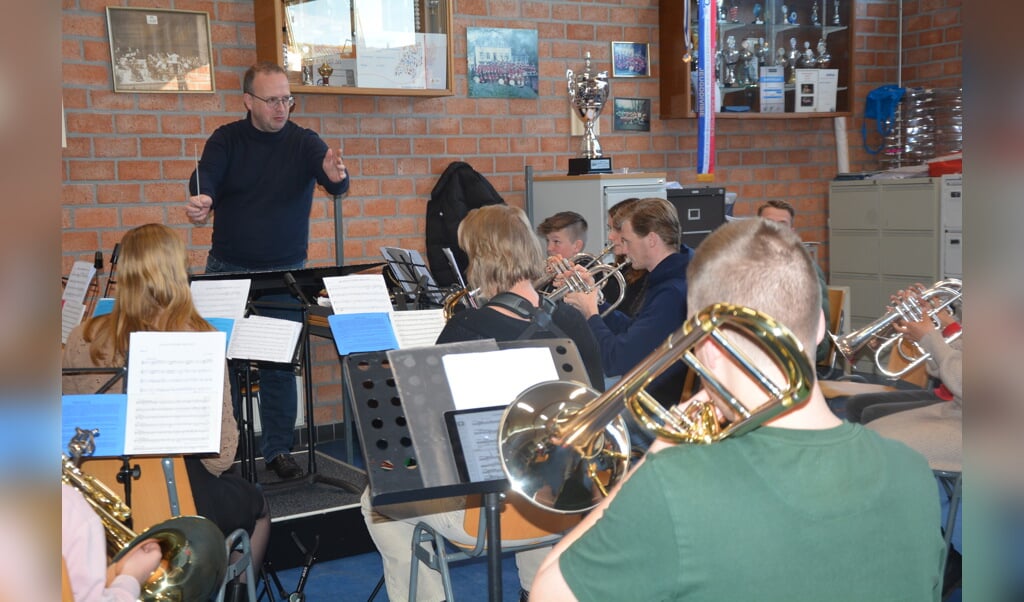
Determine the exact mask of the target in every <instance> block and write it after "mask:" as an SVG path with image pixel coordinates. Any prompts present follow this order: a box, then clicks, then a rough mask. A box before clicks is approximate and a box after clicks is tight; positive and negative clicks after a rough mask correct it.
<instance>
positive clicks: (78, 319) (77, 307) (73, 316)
mask: <svg viewBox="0 0 1024 602" xmlns="http://www.w3.org/2000/svg"><path fill="white" fill-rule="evenodd" d="M84 315H85V305H83V304H82V303H80V302H77V301H65V302H64V305H62V306H61V308H60V342H61V343H67V342H68V335H69V334H71V331H72V330H74V328H75V326H78V325H79V324H81V323H82V316H84Z"/></svg>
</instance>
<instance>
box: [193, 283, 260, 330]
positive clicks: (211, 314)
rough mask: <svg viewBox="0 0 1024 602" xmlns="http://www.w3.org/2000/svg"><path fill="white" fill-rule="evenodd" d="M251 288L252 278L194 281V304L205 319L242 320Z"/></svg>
mask: <svg viewBox="0 0 1024 602" xmlns="http://www.w3.org/2000/svg"><path fill="white" fill-rule="evenodd" d="M251 286H252V279H251V278H238V279H232V280H193V281H192V303H193V304H194V305H195V306H196V310H197V311H198V312H199V315H200V316H203V317H204V318H231V319H232V320H241V319H242V318H244V317H245V304H246V302H247V301H248V300H249V288H250V287H251Z"/></svg>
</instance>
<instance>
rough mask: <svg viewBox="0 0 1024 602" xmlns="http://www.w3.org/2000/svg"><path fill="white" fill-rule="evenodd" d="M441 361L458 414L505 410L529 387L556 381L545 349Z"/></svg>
mask: <svg viewBox="0 0 1024 602" xmlns="http://www.w3.org/2000/svg"><path fill="white" fill-rule="evenodd" d="M441 361H442V363H443V364H444V372H445V375H447V377H448V386H449V387H450V388H451V391H452V400H453V401H454V402H455V409H458V410H468V409H471V408H486V407H489V406H505V405H508V404H510V403H512V401H514V400H515V398H516V396H517V395H519V393H521V392H522V391H523V390H524V389H526V388H527V387H529V386H531V385H535V384H537V383H542V382H546V381H549V380H558V370H557V369H556V368H555V362H554V360H553V359H551V350H550V349H548V348H547V347H524V348H522V349H502V350H500V351H486V352H482V353H459V354H450V355H446V356H444V357H443V358H442V359H441Z"/></svg>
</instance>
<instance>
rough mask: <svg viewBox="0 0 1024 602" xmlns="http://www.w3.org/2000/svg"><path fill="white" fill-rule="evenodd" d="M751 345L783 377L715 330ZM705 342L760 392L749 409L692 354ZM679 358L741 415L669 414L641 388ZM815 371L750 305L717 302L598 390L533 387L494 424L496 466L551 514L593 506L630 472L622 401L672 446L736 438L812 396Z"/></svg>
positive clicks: (785, 333) (697, 404) (693, 403)
mask: <svg viewBox="0 0 1024 602" xmlns="http://www.w3.org/2000/svg"><path fill="white" fill-rule="evenodd" d="M722 327H729V328H730V329H731V330H732V331H736V332H739V333H740V334H741V335H744V337H745V338H746V339H748V340H750V341H752V342H753V343H755V344H757V345H758V346H759V347H760V348H761V349H762V350H763V351H764V352H766V353H767V354H768V355H769V356H770V357H771V359H772V361H773V362H774V364H775V365H776V366H777V367H778V369H779V370H780V371H781V372H782V374H783V377H784V379H785V382H782V383H775V382H773V381H772V380H770V379H769V378H768V377H766V376H765V375H764V373H763V372H761V371H760V370H758V369H757V368H756V367H755V366H754V365H753V362H752V361H751V360H750V359H749V358H748V357H747V356H746V354H744V353H743V352H742V351H741V350H739V349H737V348H736V346H735V345H734V344H733V343H732V342H730V341H729V340H728V339H727V338H726V337H725V336H724V333H723V332H722V331H721V329H722ZM708 337H711V338H712V339H713V340H714V341H715V342H716V343H718V345H719V346H720V347H721V348H722V349H723V350H724V351H725V352H726V353H728V354H729V355H730V356H731V357H732V358H733V360H735V361H736V362H737V364H738V365H739V366H740V367H742V368H743V369H744V370H745V371H746V372H747V373H748V374H749V375H750V376H751V378H753V379H754V380H755V381H756V382H757V383H758V384H759V385H760V387H761V389H762V390H763V391H764V392H765V394H766V396H767V399H766V401H765V402H764V403H762V404H761V405H760V406H758V407H757V408H756V409H754V410H748V409H747V408H746V407H745V406H744V405H743V404H742V403H740V401H739V400H738V399H736V398H735V396H734V395H733V394H732V393H730V392H729V391H728V390H727V389H726V388H725V386H724V385H722V384H721V383H720V382H719V381H718V380H717V379H715V377H714V376H713V375H712V374H711V373H710V372H709V371H708V370H707V369H706V368H705V367H704V365H703V364H702V363H701V362H700V360H698V359H697V357H696V356H695V355H694V354H693V352H692V349H693V348H694V347H695V346H696V345H697V344H698V343H700V342H701V341H703V340H704V339H706V338H708ZM677 360H682V361H684V362H685V363H686V364H688V365H689V366H690V367H691V368H693V369H694V370H695V371H696V372H697V374H699V375H700V376H701V378H702V379H703V382H704V386H705V387H706V388H708V389H710V392H711V394H712V395H713V396H714V397H717V398H718V399H721V400H723V401H724V402H725V403H727V404H728V405H729V406H730V407H731V408H732V410H733V411H734V412H735V413H736V415H737V416H739V419H737V420H736V421H734V422H732V423H731V424H729V425H727V426H725V427H724V428H723V427H722V426H721V425H720V424H719V422H718V418H717V416H716V413H715V411H714V407H713V406H712V403H711V402H709V401H698V400H695V399H694V400H690V401H689V402H687V403H686V404H682V405H679V406H676V407H674V408H672V409H670V410H666V409H665V408H663V407H662V406H661V404H660V403H658V401H657V400H656V399H654V398H653V397H652V396H651V395H650V394H648V393H647V391H646V390H645V387H646V386H647V385H648V384H649V383H650V382H651V381H652V380H654V379H655V378H656V377H657V376H658V375H659V374H661V373H662V372H664V371H665V370H666V369H667V368H668V367H669V366H670V365H671V364H672V363H673V362H675V361H677ZM813 383H814V369H813V367H812V366H811V362H810V359H809V358H808V357H807V354H806V353H805V352H804V348H803V345H802V344H801V343H800V341H799V340H798V339H797V338H796V337H795V336H794V335H793V334H792V333H791V332H790V331H789V329H788V328H786V327H785V326H783V325H782V324H779V323H778V322H776V321H775V320H773V319H772V318H770V317H768V316H766V315H765V314H763V313H760V312H757V311H755V310H753V309H749V308H746V307H740V306H736V305H728V304H714V305H711V306H709V307H707V308H705V309H704V310H702V311H700V312H698V313H697V314H696V315H694V316H693V317H691V318H690V319H689V320H687V321H686V322H684V323H683V325H682V326H681V327H680V328H679V329H678V330H676V332H674V333H672V334H671V335H669V337H668V338H667V339H665V341H664V342H663V343H662V344H661V346H660V347H658V348H657V349H655V350H654V351H653V352H651V354H650V355H648V356H647V357H646V358H644V359H643V360H642V361H641V362H640V363H639V364H638V365H637V366H636V367H635V368H633V369H632V370H631V371H629V373H627V374H626V375H625V376H623V377H622V379H621V380H619V382H618V383H616V384H615V385H614V386H612V387H611V388H610V389H608V391H606V392H605V393H603V394H600V395H599V394H598V393H597V392H595V391H594V390H593V389H591V388H589V387H586V386H584V385H581V384H579V383H575V382H571V381H552V382H545V383H540V384H537V385H534V386H532V387H530V388H528V389H526V390H525V391H523V392H522V393H520V394H519V396H518V397H517V398H516V399H515V401H513V402H512V403H511V404H509V406H508V407H507V408H506V409H505V412H504V414H503V415H502V418H501V422H500V424H499V428H498V451H499V454H500V458H501V465H502V469H503V470H504V471H505V474H506V476H507V477H508V479H509V482H510V484H511V487H512V489H513V490H515V491H516V492H518V493H519V494H521V495H522V496H523V497H525V498H526V499H527V500H529V501H530V502H531V503H533V504H535V505H537V506H539V507H541V508H544V509H546V510H552V511H554V512H561V513H573V512H584V511H586V510H589V509H590V508H593V507H594V506H595V505H597V504H598V503H599V502H600V501H601V500H602V499H603V498H604V497H605V496H606V495H607V494H608V491H609V490H610V489H611V488H612V487H614V486H615V484H616V483H617V482H619V481H620V480H621V479H622V478H623V477H624V476H625V474H626V471H627V470H628V468H629V453H630V447H629V434H628V433H627V431H626V425H625V421H624V420H623V418H622V416H620V415H619V414H620V413H621V411H622V407H623V405H625V406H626V407H628V408H629V410H630V412H631V413H632V414H633V415H634V416H635V417H636V419H637V421H638V422H639V423H640V424H641V425H642V426H643V427H644V428H646V429H647V430H649V431H651V432H653V433H654V434H656V435H657V436H659V437H662V438H665V439H668V440H670V441H673V442H676V443H714V442H716V441H720V440H722V439H724V438H726V437H730V436H736V435H741V434H743V433H746V432H748V431H750V430H753V429H755V428H757V427H758V426H760V425H762V424H764V423H765V422H767V421H769V420H771V419H773V418H775V417H776V416H778V415H780V414H782V413H783V412H786V411H788V410H789V409H791V408H793V407H796V406H799V405H800V404H802V403H804V402H805V401H807V400H808V399H810V395H811V391H812V386H813Z"/></svg>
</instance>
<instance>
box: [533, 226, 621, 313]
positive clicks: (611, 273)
mask: <svg viewBox="0 0 1024 602" xmlns="http://www.w3.org/2000/svg"><path fill="white" fill-rule="evenodd" d="M614 247H615V243H609V244H608V246H606V247H605V248H604V249H602V250H601V252H600V253H599V254H597V255H591V254H590V253H577V254H576V255H573V256H572V257H571V258H569V259H565V258H561V259H560V260H556V261H552V262H551V265H552V267H553V269H552V273H551V274H550V275H548V276H546V277H544V278H542V279H541V280H539V281H537V282H536V283H534V288H536V289H537V290H542V289H544V288H545V287H547V286H548V285H549V284H551V282H552V281H553V280H554V279H555V277H557V276H558V275H559V274H561V273H564V272H572V274H571V275H570V276H569V277H568V278H566V279H565V284H563V285H562V286H561V287H559V288H557V289H555V290H553V291H550V292H545V293H541V294H543V295H544V296H546V297H547V298H548V300H550V301H552V302H556V303H557V302H558V301H561V300H562V298H563V297H565V296H566V295H568V294H569V293H589V292H591V291H593V290H597V291H598V303H603V302H604V293H603V292H602V291H601V289H603V288H604V285H605V284H606V283H607V282H608V279H609V278H615V281H616V283H617V284H618V285H619V296H618V297H616V299H615V301H614V302H612V303H610V304H609V305H608V307H607V308H606V309H605V310H604V311H603V312H601V317H602V318H603V317H604V316H606V315H608V314H609V313H611V312H612V310H614V309H615V308H617V307H618V306H619V305H620V304H621V303H622V300H623V299H625V297H626V277H625V276H623V275H622V272H623V270H625V269H626V268H627V267H629V260H628V259H627V260H625V261H623V262H622V263H620V264H617V265H616V264H610V263H604V262H603V261H601V258H602V257H604V256H606V255H608V254H609V253H611V251H612V249H613V248H614ZM576 265H579V266H582V267H584V268H585V269H586V270H587V272H589V273H590V276H591V277H592V278H593V279H594V284H593V286H591V285H589V284H587V281H586V280H584V279H583V276H582V275H581V274H580V273H579V272H577V271H576V270H575V269H574V266H576Z"/></svg>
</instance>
